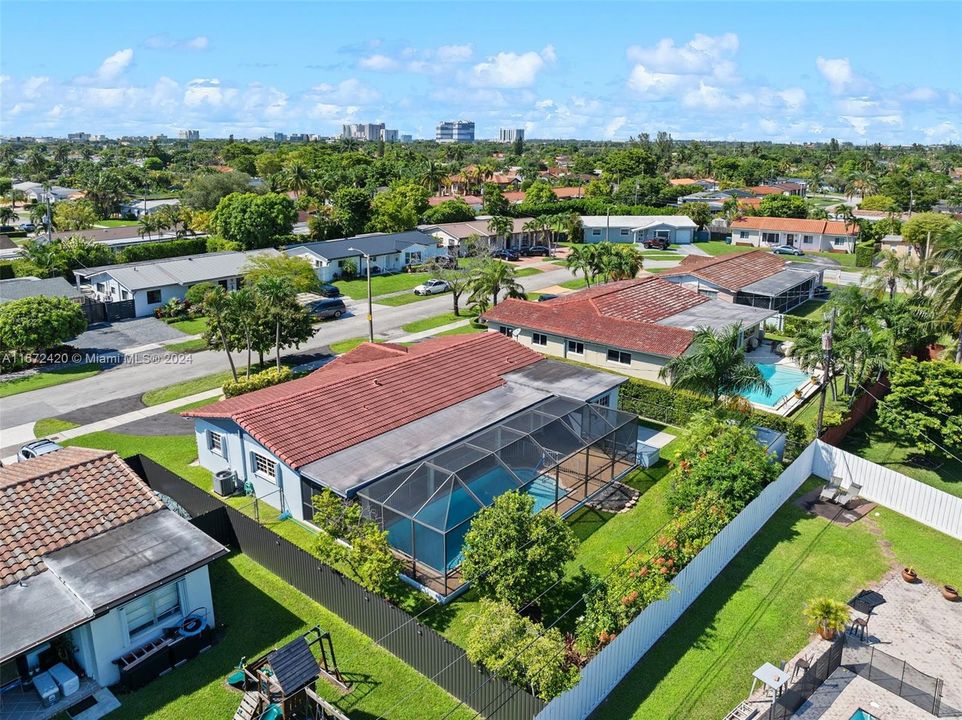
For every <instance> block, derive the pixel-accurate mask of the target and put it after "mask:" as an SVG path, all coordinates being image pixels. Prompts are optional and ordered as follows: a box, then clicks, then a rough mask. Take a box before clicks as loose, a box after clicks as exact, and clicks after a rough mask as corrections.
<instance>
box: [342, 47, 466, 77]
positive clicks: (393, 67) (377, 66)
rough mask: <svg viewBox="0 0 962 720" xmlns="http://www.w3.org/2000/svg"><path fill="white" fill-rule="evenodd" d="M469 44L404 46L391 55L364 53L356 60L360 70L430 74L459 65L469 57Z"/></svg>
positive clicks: (445, 70) (385, 53)
mask: <svg viewBox="0 0 962 720" xmlns="http://www.w3.org/2000/svg"><path fill="white" fill-rule="evenodd" d="M473 54H474V48H473V47H472V46H471V45H442V46H441V47H438V48H426V49H418V48H413V47H406V48H404V49H402V50H401V51H400V52H398V53H396V54H394V55H392V54H388V53H387V52H381V53H375V54H373V55H366V56H365V57H362V58H361V59H360V60H358V61H357V66H358V67H359V68H360V69H362V70H371V71H374V72H410V73H415V74H418V75H432V74H440V73H443V72H447V71H448V70H449V68H448V67H445V66H447V65H459V64H462V63H465V62H467V61H469V60H470V59H471V56H472V55H473Z"/></svg>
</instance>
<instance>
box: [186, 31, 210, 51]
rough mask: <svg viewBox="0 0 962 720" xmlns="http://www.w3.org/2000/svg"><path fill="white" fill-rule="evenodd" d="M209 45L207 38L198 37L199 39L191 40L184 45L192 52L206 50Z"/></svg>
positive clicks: (203, 36) (204, 36)
mask: <svg viewBox="0 0 962 720" xmlns="http://www.w3.org/2000/svg"><path fill="white" fill-rule="evenodd" d="M207 44H208V40H207V36H206V35H198V36H197V37H195V38H191V39H190V40H188V41H187V42H186V43H184V47H186V48H189V49H191V50H206V49H207Z"/></svg>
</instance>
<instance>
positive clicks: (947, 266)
mask: <svg viewBox="0 0 962 720" xmlns="http://www.w3.org/2000/svg"><path fill="white" fill-rule="evenodd" d="M933 261H934V262H935V263H936V264H937V266H938V267H939V268H940V269H941V271H942V272H941V274H940V275H939V276H938V278H937V279H936V280H935V281H934V283H933V300H934V302H933V304H934V306H935V307H936V308H938V309H939V311H940V313H941V316H942V317H943V318H944V322H945V325H948V326H949V327H951V328H952V330H954V331H955V332H956V333H957V336H956V339H957V340H958V346H957V347H956V350H955V361H956V362H957V363H962V222H960V223H956V224H955V225H953V226H952V228H950V229H949V231H948V232H947V233H946V234H945V235H944V236H943V237H942V239H941V240H940V241H939V244H938V246H937V247H936V249H935V253H934V254H933Z"/></svg>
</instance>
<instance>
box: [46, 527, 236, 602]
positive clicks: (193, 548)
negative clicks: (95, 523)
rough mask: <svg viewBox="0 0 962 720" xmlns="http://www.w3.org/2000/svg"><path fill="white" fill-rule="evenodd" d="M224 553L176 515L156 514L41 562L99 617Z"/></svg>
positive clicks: (55, 554)
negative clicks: (104, 612)
mask: <svg viewBox="0 0 962 720" xmlns="http://www.w3.org/2000/svg"><path fill="white" fill-rule="evenodd" d="M226 553H227V548H225V547H224V546H223V545H221V544H220V543H219V542H216V541H215V540H214V539H213V538H211V537H210V536H208V535H207V534H206V533H204V532H202V531H201V530H198V529H197V528H195V527H194V526H193V525H191V524H190V523H189V522H187V521H186V520H184V519H183V518H182V517H180V516H179V515H176V514H174V513H173V512H170V511H169V510H158V511H157V512H155V513H151V514H150V515H146V516H144V517H141V518H138V519H136V520H133V521H131V522H129V523H127V524H126V525H121V526H120V527H116V528H114V529H112V530H108V531H107V532H105V533H102V534H101V535H97V536H95V537H92V538H90V539H89V540H84V541H82V542H79V543H76V544H74V545H70V546H69V547H66V548H64V549H63V550H58V551H57V552H54V553H51V554H50V555H47V556H45V557H44V559H43V560H44V563H45V564H46V565H47V567H48V568H49V569H50V571H51V573H52V574H56V575H57V576H58V577H59V578H60V579H61V580H62V581H63V582H64V583H66V584H67V586H68V587H69V588H70V589H71V590H72V591H73V592H74V593H75V594H76V595H77V596H78V597H80V598H81V599H82V600H83V601H84V603H86V604H87V605H88V606H89V607H90V608H91V609H92V610H93V611H94V612H95V613H98V614H99V613H100V612H103V611H105V610H109V609H110V608H112V607H116V606H118V605H122V604H123V603H125V602H127V601H129V600H131V599H133V598H134V597H137V596H139V595H142V594H144V593H145V592H147V591H149V590H151V589H153V588H156V587H159V586H160V585H163V584H164V583H167V582H170V581H171V580H174V579H176V578H178V577H181V576H182V575H184V574H186V573H188V572H190V571H191V570H195V569H197V568H198V567H201V566H202V565H206V564H207V563H209V562H210V561H211V560H214V559H215V558H218V557H220V556H221V555H224V554H226Z"/></svg>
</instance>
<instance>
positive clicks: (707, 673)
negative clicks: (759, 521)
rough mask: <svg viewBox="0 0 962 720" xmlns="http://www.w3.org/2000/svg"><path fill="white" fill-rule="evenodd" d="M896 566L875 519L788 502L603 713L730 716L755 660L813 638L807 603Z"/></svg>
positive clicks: (788, 652) (848, 592)
mask: <svg viewBox="0 0 962 720" xmlns="http://www.w3.org/2000/svg"><path fill="white" fill-rule="evenodd" d="M818 482H823V481H818ZM814 486H815V483H814V482H810V483H809V484H806V486H805V488H804V489H810V488H811V487H814ZM960 546H962V543H960ZM888 567H889V562H888V561H887V560H886V558H885V557H884V556H883V552H882V550H881V549H880V547H879V544H878V540H877V538H876V537H875V535H874V534H873V533H872V531H871V529H870V528H869V526H868V524H867V523H864V522H860V523H856V524H854V525H851V526H850V527H847V528H843V527H839V526H837V525H833V524H831V523H829V522H828V521H826V520H823V519H822V518H818V517H814V516H809V515H807V514H806V513H805V512H804V511H803V510H802V509H801V508H799V507H798V506H797V505H795V504H794V503H793V502H792V501H789V502H787V503H786V504H785V505H783V506H782V508H781V509H780V510H778V512H776V513H775V515H774V516H773V517H772V519H771V520H769V522H768V523H767V524H766V525H765V526H764V527H763V528H762V529H761V531H759V533H758V534H757V535H756V536H755V537H754V538H753V539H752V540H751V541H750V542H749V543H748V545H746V547H745V548H744V549H743V550H742V551H741V552H740V553H739V554H738V555H737V556H736V557H735V559H734V560H732V562H731V563H729V565H728V567H726V568H725V570H723V571H722V573H721V574H720V575H719V576H718V578H716V580H715V581H714V582H713V583H712V584H711V585H710V586H709V587H708V588H707V589H706V590H705V592H704V593H702V595H701V597H700V598H699V599H698V600H696V601H695V603H694V604H692V606H691V607H690V608H688V610H687V611H686V612H685V613H684V615H683V617H682V618H681V620H679V621H678V623H676V624H675V625H674V626H672V627H671V629H670V630H669V631H668V632H667V633H666V634H665V635H664V636H663V637H662V638H661V640H659V641H658V642H657V643H656V644H655V646H654V647H653V648H652V649H651V650H650V651H649V652H648V654H647V655H646V656H645V657H644V658H643V659H642V660H641V662H639V663H638V664H637V665H636V666H635V667H634V668H633V669H632V670H631V672H629V673H628V675H627V676H626V677H625V679H624V680H623V681H622V683H621V684H620V685H619V686H618V687H617V688H616V689H615V691H614V692H613V693H612V694H611V695H610V696H609V697H608V699H607V701H606V702H605V704H604V705H602V706H601V708H600V709H599V710H598V712H597V713H596V715H595V717H597V718H604V719H606V718H619V719H622V718H629V717H630V718H637V719H638V720H641V719H642V718H659V719H660V720H681V718H685V719H686V720H689V719H690V720H717V719H718V718H721V717H724V716H725V715H726V714H727V713H728V712H729V711H730V710H731V709H732V708H733V707H735V706H736V705H737V704H738V703H739V702H740V701H741V700H743V699H744V698H745V696H746V695H747V694H748V691H749V688H750V687H751V677H752V675H751V674H752V672H753V671H754V670H755V668H757V667H758V666H759V665H761V664H762V663H764V662H773V663H778V662H779V661H781V660H785V659H787V658H790V657H791V656H792V655H794V654H795V653H796V652H797V651H798V650H799V649H800V648H801V647H803V646H804V645H805V644H806V643H807V642H808V638H809V636H810V631H809V629H808V626H807V625H806V623H805V620H804V618H803V616H802V610H803V608H804V606H805V604H806V602H808V601H809V600H810V599H811V598H813V597H816V596H820V595H827V596H829V597H832V598H835V599H837V600H841V601H845V600H847V599H848V598H849V597H851V596H852V595H853V594H854V593H855V592H856V591H857V590H859V589H861V588H862V587H863V586H865V585H868V584H871V583H872V582H874V581H877V580H879V579H880V578H881V577H882V576H883V575H884V573H885V571H886V570H887V569H888Z"/></svg>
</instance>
